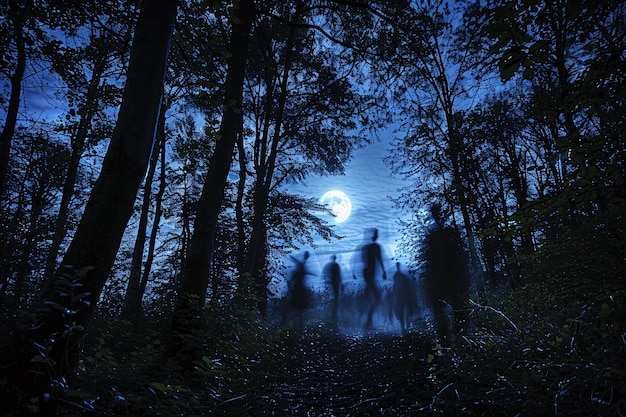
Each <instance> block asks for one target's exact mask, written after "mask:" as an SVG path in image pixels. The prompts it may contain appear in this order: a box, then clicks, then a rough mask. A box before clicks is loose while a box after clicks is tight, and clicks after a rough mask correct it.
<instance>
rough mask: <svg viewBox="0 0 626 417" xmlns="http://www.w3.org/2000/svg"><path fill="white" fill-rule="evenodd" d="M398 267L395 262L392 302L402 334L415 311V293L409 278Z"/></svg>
mask: <svg viewBox="0 0 626 417" xmlns="http://www.w3.org/2000/svg"><path fill="white" fill-rule="evenodd" d="M400 267H401V264H400V262H396V272H395V273H394V274H393V292H392V294H393V296H392V302H393V312H394V315H395V316H396V318H397V319H398V321H399V322H400V327H401V328H402V331H403V332H404V331H405V330H406V327H407V325H408V324H409V320H410V318H411V316H412V315H413V314H414V313H415V312H416V310H417V293H416V288H415V286H414V285H413V283H412V282H411V278H409V276H408V275H407V274H405V273H403V272H402V271H401V269H400Z"/></svg>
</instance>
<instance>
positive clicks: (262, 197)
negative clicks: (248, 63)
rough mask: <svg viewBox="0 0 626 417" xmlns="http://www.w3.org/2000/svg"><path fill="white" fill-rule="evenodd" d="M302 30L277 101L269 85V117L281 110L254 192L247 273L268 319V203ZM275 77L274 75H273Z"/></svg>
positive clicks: (288, 53) (290, 49)
mask: <svg viewBox="0 0 626 417" xmlns="http://www.w3.org/2000/svg"><path fill="white" fill-rule="evenodd" d="M301 9H302V2H301V1H299V2H298V3H297V4H296V9H295V15H294V16H293V18H292V21H294V22H297V21H298V20H299V18H300V13H301ZM297 32H298V30H297V28H296V26H295V25H291V27H290V30H289V38H288V39H287V42H286V44H285V63H284V68H283V71H282V79H281V80H280V90H279V91H278V97H277V98H276V99H275V97H274V94H273V93H274V90H273V89H272V88H271V85H272V84H273V83H272V80H269V81H268V86H267V91H268V92H267V96H266V97H265V100H266V112H265V114H266V115H268V117H269V115H270V114H272V113H274V112H273V111H272V106H274V105H275V103H276V102H277V103H278V108H277V109H276V110H275V118H274V134H273V137H272V138H270V137H269V133H268V132H269V124H270V122H271V120H269V119H268V120H266V128H265V129H264V132H263V134H262V136H261V139H260V140H262V141H264V144H263V146H260V147H259V148H260V149H263V150H265V152H262V153H261V155H259V160H260V161H259V163H258V167H259V168H258V170H257V178H256V184H255V187H254V192H253V194H252V196H253V199H254V204H253V207H254V213H253V221H252V233H251V239H250V245H249V247H248V256H247V261H246V272H247V273H249V274H251V276H252V277H253V283H254V295H255V296H256V298H257V308H258V310H259V312H260V313H261V315H262V316H265V314H266V309H267V301H268V293H267V286H268V284H269V279H268V276H267V273H266V272H264V271H265V266H266V263H267V259H266V258H267V248H266V245H267V214H268V201H269V195H270V191H271V187H272V182H273V180H274V170H275V169H276V158H277V156H278V145H279V142H280V140H281V130H282V124H283V117H284V113H285V105H286V104H287V95H288V94H287V93H288V91H287V90H288V87H287V83H288V80H289V74H290V71H291V67H292V65H293V54H294V43H295V39H296V34H297ZM270 73H271V72H270ZM268 142H270V144H271V146H269V152H268V151H267V149H268V146H267V143H268Z"/></svg>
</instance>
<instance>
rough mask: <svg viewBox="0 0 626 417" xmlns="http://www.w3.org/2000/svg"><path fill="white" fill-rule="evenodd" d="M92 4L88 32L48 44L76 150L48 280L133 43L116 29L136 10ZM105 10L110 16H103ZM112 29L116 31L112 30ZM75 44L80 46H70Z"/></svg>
mask: <svg viewBox="0 0 626 417" xmlns="http://www.w3.org/2000/svg"><path fill="white" fill-rule="evenodd" d="M90 6H91V7H86V8H85V10H84V12H83V13H84V14H85V16H84V19H86V21H87V23H86V27H87V30H86V31H87V32H88V33H89V35H88V37H86V39H82V38H81V37H80V36H73V37H72V40H73V41H75V42H65V43H64V44H63V45H58V46H57V47H55V48H49V49H50V51H49V52H48V54H49V55H51V61H52V67H53V69H54V72H55V73H56V74H58V75H59V77H60V78H61V79H62V80H63V81H64V84H65V88H64V90H65V96H66V97H67V102H68V107H69V110H68V112H67V113H66V114H64V115H63V116H64V117H63V119H62V120H61V121H59V122H58V127H57V128H56V130H57V131H59V132H63V133H65V134H66V135H67V136H68V138H69V142H70V147H71V150H72V152H71V157H70V163H69V165H68V167H67V174H66V176H65V183H64V185H63V194H62V198H61V202H60V204H59V208H58V215H57V218H56V222H55V226H54V235H53V236H52V242H51V244H50V248H49V250H48V257H47V259H46V265H45V273H46V276H47V278H48V279H49V278H50V276H51V275H52V274H53V273H54V271H55V270H56V267H57V266H58V265H57V261H58V255H59V251H60V249H61V244H62V242H63V240H64V239H65V237H66V234H67V232H68V231H67V225H68V221H69V220H70V214H71V213H70V203H71V201H72V199H73V198H74V191H75V187H76V181H77V179H78V175H79V167H80V163H81V160H82V157H83V154H84V152H85V151H88V150H89V149H90V148H92V147H94V146H96V144H97V143H98V142H99V141H100V140H102V139H104V136H105V135H104V134H103V133H104V131H106V132H108V131H109V129H108V128H109V126H110V125H109V120H108V118H107V117H106V114H105V109H108V108H111V107H114V106H116V105H118V104H119V99H120V97H121V90H120V89H119V88H116V87H115V86H114V85H113V84H112V83H111V82H110V81H109V78H116V77H115V75H116V71H118V70H119V65H120V64H121V62H119V60H116V59H115V58H114V57H115V56H121V57H126V56H127V54H128V49H129V45H127V44H125V43H124V40H125V39H124V38H123V37H122V35H118V34H123V33H127V32H130V31H131V30H132V27H133V26H134V23H135V20H136V19H135V16H134V13H136V11H135V10H134V9H131V10H125V9H124V8H121V10H118V9H117V7H119V5H118V4H116V2H114V3H113V4H111V3H110V2H99V3H98V5H97V6H94V5H90ZM107 13H108V16H106V21H105V22H102V21H100V19H103V17H102V16H103V15H107ZM112 28H114V30H115V33H112V32H113V31H112V30H111V29H112ZM74 43H76V44H77V46H75V47H70V46H69V45H71V44H74ZM85 68H87V71H85ZM95 122H97V124H96V123H95ZM98 124H99V126H98ZM107 136H108V134H107Z"/></svg>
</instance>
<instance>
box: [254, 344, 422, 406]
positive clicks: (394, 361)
mask: <svg viewBox="0 0 626 417" xmlns="http://www.w3.org/2000/svg"><path fill="white" fill-rule="evenodd" d="M429 354H431V341H430V340H429V339H425V338H424V337H421V336H419V335H414V334H410V335H407V336H405V337H400V336H389V335H384V334H376V333H372V334H370V335H367V336H365V337H339V336H335V337H332V336H325V337H321V338H318V339H316V340H312V341H311V342H310V344H309V345H308V346H305V347H303V348H302V355H301V357H300V358H298V361H297V365H296V366H295V367H294V368H293V369H291V370H290V371H291V372H290V374H291V375H293V378H291V379H290V380H288V381H285V382H284V383H282V384H280V385H278V386H276V387H275V390H274V391H273V392H271V393H269V394H267V395H260V396H258V397H257V398H256V401H254V402H253V403H251V404H249V408H248V410H247V413H248V415H254V416H270V415H271V416H369V415H371V416H374V415H376V416H380V415H394V416H409V415H415V414H418V413H419V414H421V415H424V412H425V411H426V410H427V409H428V408H429V404H430V403H431V402H432V398H433V392H432V391H433V388H432V384H431V383H430V381H429V379H428V372H427V371H428V368H429V363H430V362H429V359H428V358H429ZM430 359H431V360H432V357H431V358H430ZM420 410H421V411H420ZM426 412H427V411H426Z"/></svg>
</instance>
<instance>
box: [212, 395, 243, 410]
mask: <svg viewBox="0 0 626 417" xmlns="http://www.w3.org/2000/svg"><path fill="white" fill-rule="evenodd" d="M247 396H248V394H243V395H240V396H238V397H233V398H229V399H227V400H224V401H222V402H221V403H219V404H218V405H216V406H215V407H213V410H215V409H216V408H218V407H221V406H223V405H224V404H227V403H229V402H232V401H236V400H240V399H242V398H244V397H247Z"/></svg>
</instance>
